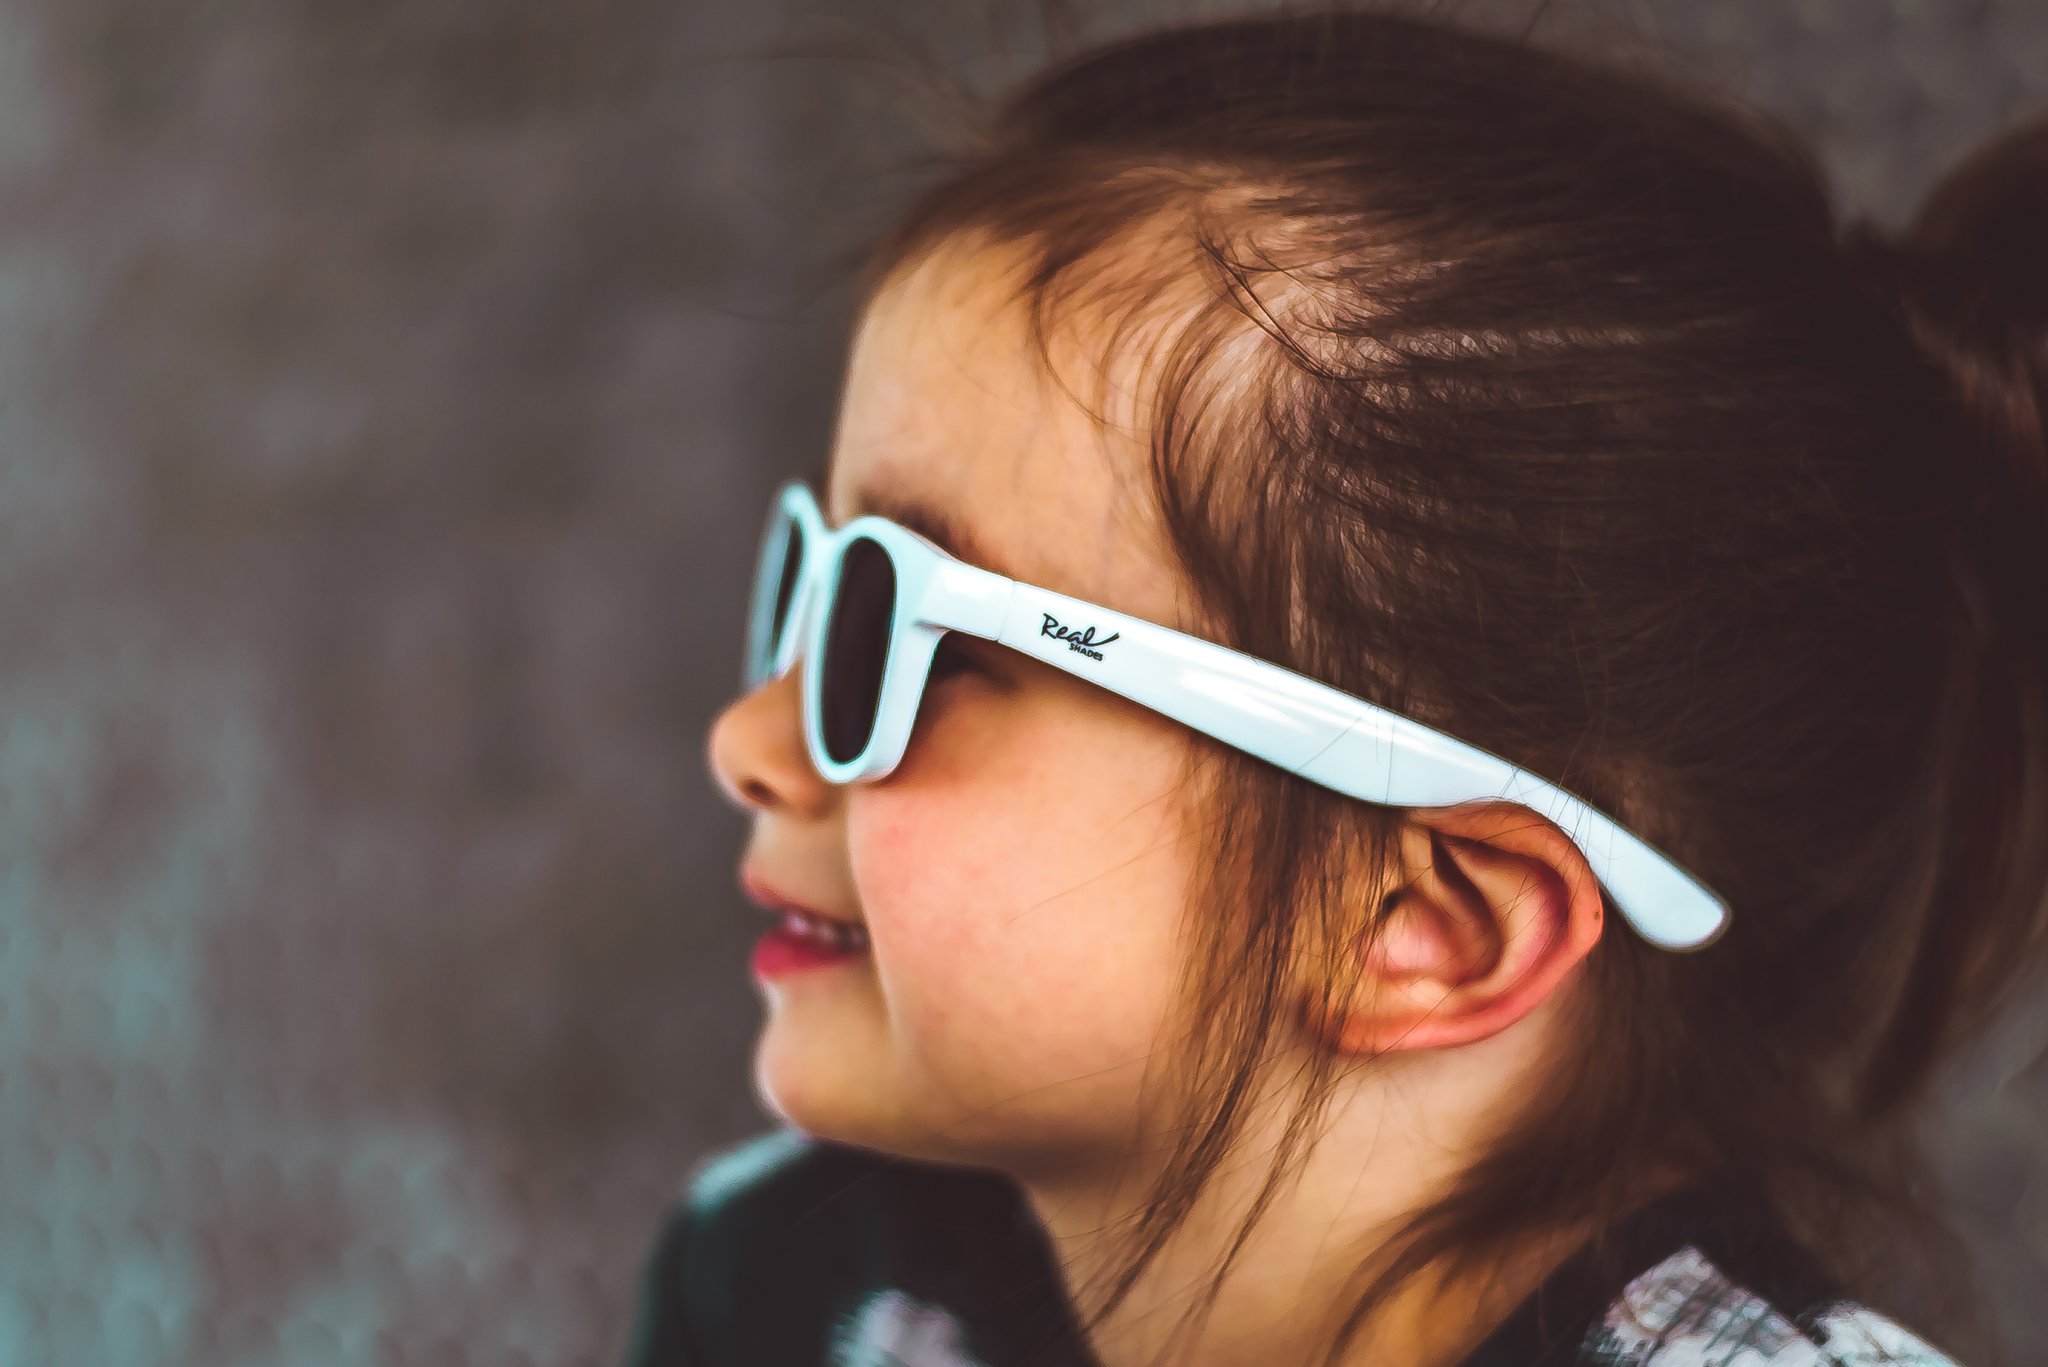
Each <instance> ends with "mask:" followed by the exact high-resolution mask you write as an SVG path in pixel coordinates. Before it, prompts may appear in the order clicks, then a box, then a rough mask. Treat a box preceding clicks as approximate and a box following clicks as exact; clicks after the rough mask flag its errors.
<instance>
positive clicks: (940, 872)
mask: <svg viewBox="0 0 2048 1367" xmlns="http://www.w3.org/2000/svg"><path fill="white" fill-rule="evenodd" d="M1007 260H1008V258H1006V257H1003V256H1001V255H998V254H996V253H994V252H992V251H984V250H971V249H968V248H965V247H959V246H956V247H953V248H950V249H948V250H944V251H941V252H939V253H936V254H933V255H931V256H928V257H926V258H925V259H924V260H923V261H922V262H921V263H920V264H918V265H916V266H915V267H914V268H911V269H909V270H908V271H906V272H905V273H902V274H900V275H899V276H898V277H897V278H896V279H895V281H894V282H893V283H891V284H890V285H888V286H887V287H885V288H883V289H882V290H881V291H879V293H878V294H877V295H876V297H875V298H874V300H873V301H872V303H871V304H870V306H869V308H868V309H867V311H866V313H865V315H864V317H863V319H862V322H861V325H860V327H859V330H858V332H857V334H856V338H855V341H854V344H853V348H852V355H851V360H850V364H849V368H848V372H847V376H846V382H845V389H844V395H843V400H842V407H841V411H840V418H839V426H838V431H837V435H836V441H835V445H834V447H833V452H832V459H831V463H830V476H829V479H828V481H827V486H826V488H825V489H824V490H822V491H821V493H820V498H821V501H822V502H823V503H824V510H825V516H826V520H827V521H828V522H830V523H831V524H832V525H834V526H837V525H840V524H842V523H844V522H845V521H847V520H848V519H849V518H851V517H853V516H855V515H857V514H859V513H861V512H864V511H868V510H869V509H870V508H871V507H875V506H877V505H879V504H883V503H884V502H885V501H888V502H894V501H913V500H914V501H917V502H921V503H924V504H927V505H930V506H932V507H933V508H935V509H936V510H938V511H939V512H941V513H943V514H945V515H946V517H947V518H948V519H949V520H950V521H951V522H953V523H955V524H957V525H958V526H960V527H961V528H962V529H964V531H965V532H966V533H967V534H968V535H969V536H971V537H972V538H973V539H974V540H975V541H976V542H977V543H978V545H977V547H976V548H975V550H974V551H973V552H971V553H969V555H968V558H970V559H974V560H976V561H977V563H981V564H983V565H985V566H987V567H988V568H991V569H994V570H996V571H998V572H1000V573H1004V574H1008V575H1011V576H1014V577H1017V578H1020V579H1024V580H1027V581H1030V582H1033V583H1037V584H1041V585H1044V586H1046V587H1048V588H1052V589H1056V590H1058V591H1060V592H1063V593H1068V594H1072V595H1075V596H1078V597H1082V598H1087V599H1090V600H1093V601H1098V602H1102V603H1105V604H1108V605H1111V606H1114V607H1116V608H1118V609H1120V610H1122V611H1125V612H1130V613H1134V614H1136V615H1138V616H1140V617H1145V618H1150V619H1152V620H1154V621H1160V622H1165V623H1167V624H1169V625H1176V626H1180V625H1184V623H1183V620H1182V619H1183V616H1184V614H1183V612H1182V610H1181V609H1180V607H1179V605H1178V596H1177V591H1178V584H1179V579H1178V576H1177V574H1176V572H1175V571H1174V569H1173V568H1172V566H1171V563H1170V560H1169V558H1168V552H1167V550H1166V544H1165V541H1164V539H1163V536H1161V535H1160V534H1159V533H1158V532H1157V530H1156V527H1155V525H1154V522H1153V520H1152V517H1151V514H1150V513H1149V508H1150V504H1149V502H1147V500H1146V499H1144V498H1143V497H1141V496H1140V495H1141V494H1142V492H1143V490H1144V489H1145V487H1146V486H1145V478H1146V465H1145V462H1146V450H1145V445H1144V441H1143V438H1142V436H1140V435H1136V434H1134V433H1133V432H1132V431H1131V430H1129V429H1130V424H1129V422H1128V421H1123V422H1118V421H1117V420H1116V418H1117V415H1116V413H1115V412H1111V413H1110V414H1109V416H1110V418H1111V420H1112V425H1111V426H1110V427H1105V426H1104V425H1103V424H1102V423H1101V422H1099V421H1098V420H1097V419H1096V418H1095V417H1094V416H1091V415H1090V414H1089V413H1088V412H1087V411H1086V410H1085V409H1084V408H1083V407H1082V406H1081V404H1080V402H1079V401H1077V400H1076V399H1074V398H1073V397H1070V396H1069V395H1068V394H1067V393H1066V392H1065V391H1064V389H1063V388H1062V387H1061V385H1060V384H1059V383H1058V382H1056V381H1055V380H1054V379H1053V378H1052V376H1051V375H1050V374H1049V373H1048V372H1047V370H1046V368H1045V366H1044V362H1043V359H1042V357H1041V356H1040V354H1039V353H1038V352H1037V351H1036V350H1035V349H1034V348H1033V346H1032V344H1031V343H1030V341H1029V339H1028V337H1027V334H1026V330H1025V322H1026V316H1025V312H1024V307H1023V306H1022V305H1019V304H1011V303H1008V302H1006V300H1005V294H1006V289H1005V287H1006V284H1007V281H1006V278H1005V277H1004V276H1003V274H1002V268H1003V267H1004V265H1005V264H1006V262H1007ZM1061 374H1062V375H1063V376H1064V377H1066V378H1067V379H1068V381H1069V382H1070V383H1071V384H1072V387H1073V388H1074V389H1075V390H1076V392H1078V393H1081V394H1090V393H1093V392H1094V390H1093V388H1092V386H1091V385H1088V384H1086V383H1072V382H1073V381H1074V380H1076V379H1081V380H1086V379H1088V378H1089V377H1088V376H1086V375H1085V374H1084V373H1082V372H1079V371H1075V370H1071V369H1070V368H1069V367H1068V366H1067V365H1066V363H1065V362H1064V361H1062V364H1061ZM1127 389H1128V387H1127V386H1119V387H1117V389H1116V390H1115V391H1114V392H1117V393H1119V394H1124V393H1127ZM946 640H947V644H946V646H945V647H944V648H943V649H942V650H941V652H940V655H939V657H938V660H937V661H936V662H935V664H936V670H935V673H934V675H933V678H932V680H931V682H930V683H929V684H928V686H927V688H926V691H925V695H924V699H923V703H922V706H921V710H920V712H919V715H918V720H917V725H916V728H915V731H914V733H913V735H912V738H911V741H910V746H909V749H908V750H907V751H906V753H905V754H904V757H903V760H902V762H901V764H900V765H899V766H898V767H897V768H896V770H895V771H894V772H893V773H891V774H890V775H889V776H888V777H887V778H886V779H884V780H882V781H880V782H878V783H871V784H855V785H850V786H848V787H844V788H838V787H834V786H832V785H830V784H827V783H825V782H824V781H823V780H821V779H820V778H819V776H818V774H817V773H816V771H815V770H814V769H813V768H812V766H811V764H810V762H809V760H808V758H807V756H806V753H805V749H804V744H803V734H802V726H801V720H800V716H799V708H798V700H797V699H798V689H797V682H798V670H791V671H790V672H789V673H787V674H785V675H784V676H783V677H782V678H780V679H778V680H775V681H772V682H770V683H768V684H765V685H763V686H762V687H761V688H759V689H758V690H756V691H755V692H753V693H751V694H749V695H747V696H744V697H741V698H739V699H737V700H735V701H734V702H733V703H732V704H731V705H730V706H728V707H727V708H726V709H725V711H724V712H723V713H721V714H720V715H719V717H718V718H717V720H716V722H715V723H714V725H713V727H712V730H711V733H710V737H709V760H710V764H711V767H712V770H713V772H714V774H715V775H716V776H717V778H718V781H719V782H720V783H721V785H722V786H723V787H724V789H725V790H726V791H727V793H728V794H729V795H731V796H732V798H733V799H734V800H735V801H736V802H740V803H742V804H743V805H744V806H746V807H747V808H748V809H749V810H750V811H751V812H752V814H753V817H754V826H753V830H752V836H751V839H750V842H749V844H748V847H747V851H746V855H745V859H744V867H745V869H746V871H747V872H748V873H750V874H752V875H753V876H755V877H756V878H758V879H759V880H760V881H761V882H763V883H765V884H766V885H767V886H769V887H771V888H772V889H774V890H775V891H776V892H777V893H779V894H781V895H783V896H785V897H788V898H790V899H792V900H794V901H798V902H802V903H807V904H809V905H812V906H815V907H818V908H819V909H820V910H822V911H824V912H827V913H828V914H831V915H835V916H840V917H843V918H849V919H855V920H858V921H860V922H862V923H864V924H865V926H866V928H867V933H868V936H869V938H870V941H871V945H872V948H871V950H870V952H869V953H868V954H866V955H864V956H861V957H858V958H855V959H852V960H849V961H842V962H839V963H834V964H830V965H826V966H822V967H816V968H810V969H805V970H801V971H798V972H795V973H791V974H787V975H783V976H778V977H776V978H773V979H771V980H768V981H766V982H764V983H763V985H762V991H763V993H764V995H765V997H766V1000H767V1019H766V1022H765V1026H764V1032H763V1034H762V1036H761V1039H760V1041H759V1044H758V1051H757V1054H756V1058H755V1070H754V1077H755V1084H756V1087H757V1089H758V1090H759V1092H760V1094H761V1095H762V1097H763V1099H764V1101H765V1102H766V1103H767V1104H769V1105H770V1106H771V1107H772V1108H773V1109H774V1110H775V1111H776V1112H777V1113H778V1114H780V1115H781V1116H782V1117H784V1118H785V1119H786V1120H787V1121H788V1122H790V1123H791V1124H793V1125H795V1126H796V1127H798V1128H800V1129H802V1130H805V1131H807V1132H810V1133H812V1134H815V1135H818V1136H821V1137H823V1138H827V1139H837V1140H841V1141H845V1142H849V1143H855V1144H860V1145H865V1146H870V1147H873V1148H877V1149H882V1150H886V1151H890V1152H895V1153H901V1154H905V1155H907V1156H912V1157H922V1158H929V1159H934V1160H940V1161H946V1160H952V1161H961V1162H968V1163H975V1164H981V1165H986V1166H993V1167H999V1168H1002V1169H1005V1170H1008V1171H1011V1172H1012V1173H1015V1174H1019V1175H1027V1176H1028V1175H1031V1174H1033V1173H1036V1174H1038V1175H1040V1176H1042V1177H1052V1176H1054V1175H1055V1174H1057V1173H1058V1172H1059V1171H1060V1170H1061V1169H1062V1168H1063V1167H1064V1166H1066V1165H1072V1164H1081V1165H1089V1164H1091V1163H1093V1162H1099V1161H1100V1160H1101V1159H1102V1158H1103V1157H1104V1156H1105V1155H1115V1154H1123V1153H1128V1152H1129V1151H1130V1149H1131V1147H1132V1143H1133V1140H1134V1139H1135V1138H1137V1137H1138V1135H1139V1133H1140V1131H1141V1117H1140V1112H1139V1104H1138V1095H1137V1092H1138V1085H1139V1082H1140V1076H1141V1073H1142V1072H1143V1070H1144V1065H1145V1063H1146V1061H1147V1057H1148V1055H1150V1054H1152V1053H1153V1052H1154V1051H1156V1050H1158V1049H1159V1048H1161V1047H1162V1046H1164V1047H1167V1048H1171V1042H1170V1041H1168V1040H1166V1039H1164V1038H1163V1037H1162V1030H1163V1027H1165V1026H1166V1025H1167V1024H1168V1021H1169V1015H1170V1008H1171V1005H1172V1003H1173V1001H1174V999H1175V996H1176V993H1177V980H1178V972H1179V965H1180V962H1181V954H1182V950H1181V948H1180V942H1181V931H1182V922H1183V912H1184V908H1185V906H1186V903H1187V898H1188V895H1189V887H1190V883H1189V879H1190V874H1191V871H1192V870H1193V868H1194V867H1195V860H1196V858H1197V857H1198V854H1199V851H1198V848H1197V846H1198V844H1199V842H1198V840H1196V839H1195V838H1193V837H1192V835H1191V834H1190V832H1188V831H1187V830H1186V829H1184V826H1185V816H1184V814H1183V809H1182V807H1181V805H1180V803H1181V800H1182V796H1181V788H1182V784H1183V767H1184V764H1185V747H1186V745H1187V742H1188V735H1187V733H1186V731H1185V730H1184V729H1183V728H1181V727H1179V726H1178V725H1176V724H1175V723H1173V722H1170V721H1167V720H1166V719H1164V718H1162V717H1159V716H1157V715H1155V714H1153V713H1151V712H1149V711H1147V710H1145V709H1143V708H1140V707H1138V706H1137V705H1136V704H1133V703H1130V702H1128V701H1126V700H1124V699H1122V698H1119V697H1117V696H1116V695H1114V694H1112V693H1109V692H1107V691H1104V690H1101V689H1096V688H1091V687H1090V686H1089V685H1087V684H1086V683H1084V682H1081V681H1080V680H1077V679H1075V678H1072V677H1071V676H1069V675H1067V674H1065V673H1062V672H1061V671H1059V670H1057V669H1054V668H1052V667H1050V666H1048V665H1043V664H1040V663H1038V662H1036V661H1034V660H1030V659H1027V658H1026V657H1024V656H1022V655H1019V654H1017V653H1015V652H1012V651H1008V650H1005V649H1003V648H1002V647H1000V646H997V645H995V644H993V643H991V642H984V641H979V640H977V639H976V638H972V637H967V636H963V635H960V634H957V633H956V634H953V635H950V636H948V637H947V638H946ZM949 656H950V658H951V659H952V660H954V661H956V662H957V663H958V666H959V667H956V668H947V667H946V665H947V661H948V658H949ZM803 667H804V666H803V665H799V667H798V668H799V669H801V668H803ZM762 924H763V929H764V930H765V929H766V927H767V925H768V924H769V917H768V916H766V915H764V917H763V922H762Z"/></svg>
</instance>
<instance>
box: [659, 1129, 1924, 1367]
mask: <svg viewBox="0 0 2048 1367" xmlns="http://www.w3.org/2000/svg"><path fill="white" fill-rule="evenodd" d="M1613 1242H1614V1243H1615V1245H1616V1246H1617V1247H1619V1248H1620V1249H1621V1250H1622V1252H1623V1266H1625V1267H1626V1268H1628V1269H1630V1270H1629V1271H1628V1272H1627V1273H1625V1274H1624V1275H1622V1276H1619V1277H1616V1276H1612V1275H1606V1276H1603V1275H1601V1274H1600V1273H1599V1272H1598V1271H1597V1268H1596V1265H1595V1260H1594V1259H1593V1258H1592V1257H1591V1256H1590V1253H1589V1252H1586V1251H1582V1252H1581V1253H1579V1254H1576V1255H1574V1256H1573V1257H1571V1258H1568V1259H1566V1260H1565V1261H1564V1262H1563V1263H1562V1264H1560V1265H1559V1266H1558V1267H1557V1268H1556V1269H1554V1270H1553V1271H1552V1272H1551V1274H1550V1275H1549V1276H1548V1277H1546V1278H1545V1279H1544V1281H1543V1283H1542V1284H1541V1285H1540V1286H1538V1287H1537V1288H1536V1290H1535V1291H1533V1292H1531V1293H1530V1295H1529V1296H1528V1297H1527V1298H1526V1299H1525V1300H1524V1301H1523V1302H1522V1304H1521V1305H1520V1306H1519V1307H1517V1308H1516V1309H1515V1311H1514V1312H1513V1313H1512V1314H1510V1315H1509V1316H1508V1317H1507V1319H1506V1320H1504V1321H1503V1322H1502V1323H1501V1324H1500V1325H1499V1326H1498V1327H1497V1328H1496V1329H1495V1330H1494V1332H1493V1333H1492V1334H1490V1335H1488V1337H1487V1339H1486V1341H1485V1342H1484V1343H1482V1344H1480V1345H1479V1347H1478V1348H1476V1349H1475V1350H1473V1352H1472V1353H1471V1354H1470V1355H1469V1356H1468V1357H1467V1358H1466V1359H1465V1361H1464V1363H1463V1364H1462V1367H1759V1365H1760V1364H1770V1367H1876V1365H1877V1364H1885V1367H1956V1364H1955V1363H1954V1362H1952V1361H1951V1360H1950V1359H1949V1358H1947V1357H1944V1356H1943V1355H1942V1354H1940V1353H1939V1352H1937V1351H1936V1350H1935V1349H1933V1348H1931V1347H1929V1346H1928V1345H1927V1344H1926V1343H1924V1342H1922V1341H1921V1340H1920V1339H1918V1338H1916V1337H1914V1336H1913V1335H1912V1334H1910V1333H1909V1332H1907V1331H1906V1330H1905V1329H1904V1328H1902V1327H1900V1326H1899V1325H1898V1324H1896V1323H1894V1322H1893V1321H1891V1320H1889V1319H1886V1318H1885V1317H1884V1316H1882V1315H1880V1314H1878V1313H1877V1312H1876V1311H1874V1310H1872V1309H1870V1308H1869V1307H1867V1306H1864V1305H1861V1304H1859V1303H1857V1302H1856V1301H1854V1300H1852V1299H1850V1298H1848V1297H1846V1296H1844V1295H1843V1294H1842V1293H1841V1292H1840V1290H1839V1289H1838V1288H1837V1287H1836V1286H1834V1285H1833V1284H1832V1283H1831V1282H1830V1281H1829V1279H1828V1278H1827V1276H1826V1275H1825V1274H1823V1273H1822V1272H1821V1271H1820V1269H1819V1268H1818V1267H1817V1266H1816V1265H1815V1264H1814V1263H1813V1262H1812V1260H1811V1259H1809V1258H1808V1257H1807V1256H1806V1255H1805V1254H1804V1253H1803V1252H1802V1251H1801V1250H1800V1249H1799V1248H1798V1247H1797V1246H1796V1245H1794V1244H1793V1243H1791V1242H1790V1241H1789V1240H1787V1239H1785V1238H1784V1237H1782V1236H1781V1235H1780V1234H1779V1233H1778V1232H1777V1231H1776V1230H1774V1229H1773V1228H1772V1227H1771V1225H1770V1224H1769V1222H1768V1221H1767V1220H1765V1219H1764V1218H1762V1217H1761V1216H1760V1215H1759V1214H1757V1213H1756V1212H1755V1211H1754V1210H1753V1209H1752V1208H1751V1207H1749V1206H1747V1205H1746V1204H1745V1203H1743V1202H1742V1201H1741V1200H1740V1199H1738V1198H1735V1197H1732V1196H1731V1195H1730V1194H1728V1193H1726V1192H1720V1191H1715V1190H1711V1189H1708V1188H1703V1187H1695V1188H1687V1189H1685V1190H1682V1191H1678V1192H1673V1193H1671V1194H1669V1195H1667V1196H1665V1197H1662V1198H1660V1199H1659V1200H1657V1201H1655V1202H1652V1203H1651V1204H1649V1205H1647V1206H1644V1207H1642V1208H1641V1209H1639V1210H1637V1211H1635V1212H1634V1213H1632V1214H1631V1215H1630V1216H1628V1217H1627V1218H1626V1219H1625V1220H1623V1221H1622V1222H1621V1223H1620V1224H1619V1225H1617V1226H1616V1227H1615V1229H1614V1231H1613ZM785 1364H786V1365H787V1367H1099V1365H1098V1364H1097V1363H1096V1361H1095V1359H1094V1357H1093V1356H1092V1355H1091V1354H1090V1353H1089V1351H1088V1348H1087V1344H1086V1342H1085V1340H1084V1339H1083V1337H1082V1336H1081V1334H1080V1332H1079V1328H1078V1326H1077V1324H1076V1323H1075V1320H1074V1316H1073V1313H1072V1311H1071V1308H1070V1306H1069V1304H1068V1302H1067V1300H1066V1297H1065V1295H1064V1290H1063V1287H1062V1285H1061V1282H1060V1278H1059V1273H1058V1269H1057V1265H1056V1263H1055V1262H1054V1259H1053V1255H1052V1249H1051V1247H1050V1245H1049V1243H1048V1242H1047V1240H1046V1238H1045V1234H1044V1231H1043V1228H1042V1226H1040V1225H1039V1223H1038V1221H1037V1220H1036V1218H1035V1217H1034V1215H1033V1213H1032V1211H1031V1209H1030V1206H1029V1205H1028V1203H1027V1202H1026V1201H1025V1200H1024V1198H1023V1196H1022V1194H1021V1192H1020V1191H1019V1190H1018V1188H1017V1187H1016V1185H1015V1184H1014V1183H1013V1182H1011V1181H1010V1180H1009V1179H1007V1178H1005V1177H1003V1176H1001V1175H1000V1174H997V1173H993V1172H989V1171H986V1170H982V1169H974V1168H960V1167H947V1166H940V1165H935V1164H930V1163H921V1162H913V1161H911V1160H908V1159H900V1158H895V1157H891V1156H889V1155H885V1154H880V1153H876V1152H874V1151H872V1150H866V1149H859V1148H854V1147H852V1146H849V1145H843V1144H837V1143H833V1142H830V1141H827V1140H821V1139H818V1138H815V1137H812V1136H809V1135H806V1134H803V1133H801V1132H798V1131H795V1130H790V1129H780V1130H774V1131H771V1132H769V1133H766V1134H763V1135H759V1136H756V1137H755V1138H753V1139H750V1140H747V1141H746V1142H744V1143H742V1144H739V1145H736V1146H734V1147H733V1148H730V1149H727V1150H725V1151H723V1152H721V1153H717V1154H714V1155H712V1156H711V1157H710V1158H708V1159H706V1160H705V1161H704V1162H702V1163H700V1164H699V1165H698V1166H697V1168H696V1169H695V1170H694V1172H693V1173H692V1175H691V1179H690V1181H689V1183H688V1185H687V1189H686V1191H685V1193H684V1195H683V1197H682V1199H681V1200H679V1201H678V1202H677V1204H676V1206H675V1208H674V1209H673V1210H671V1211H670V1212H668V1214H667V1216H666V1219H665V1222H664V1223H663V1225H662V1226H661V1229H660V1233H659V1236H658V1238H657V1240H656V1242H655V1245H654V1250H653V1253H652V1256H651V1257H650V1258H649V1260H648V1263H647V1267H646V1271H645V1273H644V1276H643V1280H642V1286H641V1304H640V1309H639V1316H638V1320H637V1322H636V1324H635V1325H634V1332H633V1341H632V1345H631V1348H630V1350H629V1354H628V1358H627V1367H785ZM1276 1367H1278V1365H1277V1364H1276Z"/></svg>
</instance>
